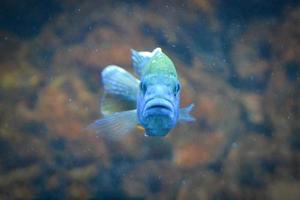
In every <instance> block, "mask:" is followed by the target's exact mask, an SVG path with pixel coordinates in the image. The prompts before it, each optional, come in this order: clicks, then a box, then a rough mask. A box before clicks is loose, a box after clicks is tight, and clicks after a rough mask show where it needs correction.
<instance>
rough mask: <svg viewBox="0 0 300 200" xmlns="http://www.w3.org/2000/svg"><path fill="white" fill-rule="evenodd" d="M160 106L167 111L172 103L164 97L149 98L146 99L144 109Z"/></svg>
mask: <svg viewBox="0 0 300 200" xmlns="http://www.w3.org/2000/svg"><path fill="white" fill-rule="evenodd" d="M155 108H161V109H166V110H167V111H172V110H173V104H172V102H171V101H170V100H168V99H165V98H151V99H149V100H147V101H146V103H145V108H144V111H146V110H148V109H155Z"/></svg>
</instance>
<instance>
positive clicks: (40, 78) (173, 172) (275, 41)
mask: <svg viewBox="0 0 300 200" xmlns="http://www.w3.org/2000/svg"><path fill="white" fill-rule="evenodd" d="M299 27H300V4H299V3H298V2H297V1H296V0H270V1H259V0H249V1H238V0H235V1H234V0H226V1H222V0H210V1H209V0H188V1H179V0H178V1H177V0H173V1H158V0H153V1H150V0H145V1H137V0H126V1H104V0H91V1H80V0H62V1H58V0H45V1H38V0H27V1H17V0H10V1H8V0H6V1H1V6H0V199H179V200H185V199H201V200H206V199H207V200H217V199H220V200H221V199H222V200H238V199H243V200H247V199H249V200H250V199H265V200H282V199H288V200H296V199H300V190H299V188H300V129H299V127H300V121H299V107H300V100H299V98H300V93H299V86H300V84H299V83H300V28H299ZM156 47H161V48H162V49H163V51H164V52H166V54H167V55H169V57H170V58H171V59H172V60H173V61H174V63H175V65H176V68H177V70H178V74H179V76H180V79H181V83H182V100H181V104H182V106H186V105H188V104H190V103H195V108H194V110H193V115H194V116H195V117H196V118H197V121H196V122H194V123H187V124H180V125H178V127H177V128H176V129H174V130H173V131H172V132H171V133H169V134H168V136H167V137H165V138H149V137H144V135H143V133H142V132H141V131H138V130H137V131H134V132H133V133H132V134H129V135H128V136H127V137H125V138H123V139H121V140H119V141H112V140H108V139H107V138H105V137H102V136H96V135H94V134H91V133H86V132H84V131H82V129H83V128H84V127H86V126H87V125H88V124H89V123H91V122H93V121H94V120H95V119H97V118H99V117H100V111H99V99H100V96H101V94H102V92H103V87H102V83H101V80H100V79H99V74H100V72H101V70H102V69H103V68H104V67H105V66H106V65H108V64H117V65H119V66H121V67H124V68H125V69H127V70H129V71H131V72H132V71H133V70H132V67H131V58H130V48H134V49H137V50H143V51H152V50H153V49H154V48H156Z"/></svg>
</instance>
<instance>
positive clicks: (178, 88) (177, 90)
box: [174, 83, 180, 94]
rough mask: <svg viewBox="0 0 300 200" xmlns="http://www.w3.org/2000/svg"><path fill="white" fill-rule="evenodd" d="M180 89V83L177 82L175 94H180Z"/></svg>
mask: <svg viewBox="0 0 300 200" xmlns="http://www.w3.org/2000/svg"><path fill="white" fill-rule="evenodd" d="M179 91H180V84H179V83H177V84H176V86H175V88H174V94H178V92H179Z"/></svg>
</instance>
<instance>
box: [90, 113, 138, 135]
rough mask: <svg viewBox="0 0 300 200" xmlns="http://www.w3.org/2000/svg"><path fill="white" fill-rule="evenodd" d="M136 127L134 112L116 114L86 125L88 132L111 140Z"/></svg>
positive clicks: (136, 120)
mask: <svg viewBox="0 0 300 200" xmlns="http://www.w3.org/2000/svg"><path fill="white" fill-rule="evenodd" d="M137 125H138V119H137V114H136V110H129V111H123V112H117V113H114V114H111V115H108V116H106V117H104V118H102V119H98V120H96V121H95V122H93V123H91V124H90V125H88V127H87V128H86V129H87V130H89V131H92V132H95V133H96V134H101V135H104V136H107V137H109V138H112V139H119V138H121V137H123V136H124V135H126V134H128V133H129V132H130V131H132V130H133V129H134V128H135V127H136V126H137Z"/></svg>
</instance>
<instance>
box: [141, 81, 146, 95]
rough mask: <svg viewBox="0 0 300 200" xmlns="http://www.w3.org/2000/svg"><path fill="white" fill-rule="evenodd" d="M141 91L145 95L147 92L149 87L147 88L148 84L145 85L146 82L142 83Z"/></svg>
mask: <svg viewBox="0 0 300 200" xmlns="http://www.w3.org/2000/svg"><path fill="white" fill-rule="evenodd" d="M140 90H141V91H143V93H145V92H146V90H147V87H146V84H145V83H144V82H141V83H140Z"/></svg>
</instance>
